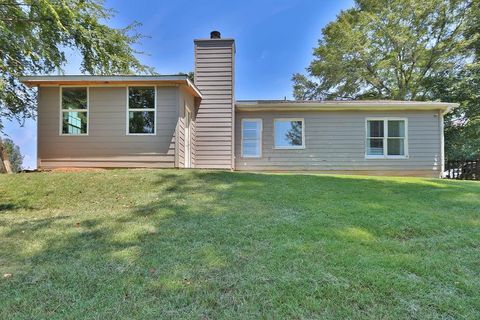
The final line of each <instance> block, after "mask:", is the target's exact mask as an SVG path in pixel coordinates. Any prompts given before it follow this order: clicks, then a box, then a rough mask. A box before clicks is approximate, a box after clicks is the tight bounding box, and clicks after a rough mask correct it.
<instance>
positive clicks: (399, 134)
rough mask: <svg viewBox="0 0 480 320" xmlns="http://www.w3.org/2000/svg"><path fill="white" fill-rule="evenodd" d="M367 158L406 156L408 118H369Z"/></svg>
mask: <svg viewBox="0 0 480 320" xmlns="http://www.w3.org/2000/svg"><path fill="white" fill-rule="evenodd" d="M366 142H367V143H366V157H367V158H406V157H407V156H408V151H407V146H408V140H407V120H406V119H397V118H378V119H377V118H375V119H367V140H366Z"/></svg>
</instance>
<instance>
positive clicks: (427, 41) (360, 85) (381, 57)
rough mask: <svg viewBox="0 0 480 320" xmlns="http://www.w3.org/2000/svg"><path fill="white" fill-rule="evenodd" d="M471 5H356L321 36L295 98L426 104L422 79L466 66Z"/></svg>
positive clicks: (380, 1)
mask: <svg viewBox="0 0 480 320" xmlns="http://www.w3.org/2000/svg"><path fill="white" fill-rule="evenodd" d="M471 6H472V2H471V1H470V0H424V1H417V0H394V1H392V0H357V1H356V5H355V7H354V8H352V9H349V10H346V11H343V12H341V13H340V14H339V16H338V17H337V19H336V20H335V21H333V22H331V23H330V24H328V25H327V26H326V27H325V28H324V29H323V30H322V38H321V39H320V40H319V43H318V47H317V48H315V50H314V60H313V61H312V63H311V64H310V66H309V67H308V69H307V70H308V74H309V75H310V76H311V78H308V77H306V76H304V75H300V74H296V75H294V77H293V80H294V95H295V97H296V98H297V99H339V98H340V99H358V98H383V99H399V100H425V99H430V98H431V94H432V92H431V90H430V87H429V83H428V81H427V79H428V78H430V77H435V76H437V75H440V74H442V73H444V72H445V71H448V70H455V69H457V68H462V67H463V65H464V64H465V63H466V61H467V59H466V52H465V48H466V47H468V45H469V44H470V42H471V41H472V40H471V39H467V38H466V37H465V30H466V28H467V25H468V24H467V20H468V14H469V10H470V7H471Z"/></svg>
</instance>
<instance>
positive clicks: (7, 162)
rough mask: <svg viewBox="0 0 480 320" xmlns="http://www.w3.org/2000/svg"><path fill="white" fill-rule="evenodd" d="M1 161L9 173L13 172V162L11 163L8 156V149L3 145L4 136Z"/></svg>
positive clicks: (0, 141) (0, 153) (0, 154)
mask: <svg viewBox="0 0 480 320" xmlns="http://www.w3.org/2000/svg"><path fill="white" fill-rule="evenodd" d="M0 161H1V162H2V164H3V167H4V168H5V171H6V172H7V173H13V170H12V164H11V163H10V159H9V158H8V153H7V149H5V148H4V147H3V142H2V138H0Z"/></svg>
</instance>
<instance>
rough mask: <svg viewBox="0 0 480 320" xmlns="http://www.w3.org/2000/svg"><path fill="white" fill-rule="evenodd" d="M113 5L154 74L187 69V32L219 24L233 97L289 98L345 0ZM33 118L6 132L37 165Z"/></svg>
mask: <svg viewBox="0 0 480 320" xmlns="http://www.w3.org/2000/svg"><path fill="white" fill-rule="evenodd" d="M105 6H106V7H108V8H112V9H114V10H115V11H116V16H115V17H114V18H113V19H111V20H110V21H109V22H108V25H110V26H112V27H125V26H126V25H128V24H130V23H132V22H133V21H137V22H139V23H141V24H142V25H141V26H140V27H139V28H138V31H139V32H140V33H141V34H143V35H145V36H146V38H144V39H142V40H141V44H140V45H138V46H137V47H136V48H137V49H139V50H141V51H143V52H145V53H146V54H145V55H141V56H139V58H140V60H141V61H142V62H143V63H144V64H146V65H149V66H152V67H154V68H155V71H156V72H158V73H160V74H176V73H178V72H189V71H193V69H194V66H193V39H195V38H208V37H209V35H210V31H212V30H218V31H220V32H221V33H222V37H224V38H234V39H235V42H236V49H237V51H236V57H235V59H236V60H235V98H236V99H237V100H242V99H283V98H285V97H286V98H287V99H289V98H292V81H291V78H292V75H293V74H294V73H297V72H301V73H303V72H304V71H305V68H306V67H307V66H308V65H309V63H310V61H311V60H312V58H313V57H312V53H313V48H314V47H315V46H316V45H317V41H318V39H320V37H321V30H322V28H323V27H324V26H325V25H326V24H328V23H329V22H330V21H333V20H335V18H336V16H337V14H339V13H340V11H341V10H345V9H348V8H350V7H352V6H353V1H352V0H254V1H252V0H244V1H240V0H235V1H234V0H222V1H221V0H210V1H206V0H184V1H181V0H176V1H172V0H156V1H152V0H151V1H148V0H135V1H127V0H124V1H120V0H107V1H106V2H105ZM67 56H68V59H69V63H68V64H67V65H66V66H65V68H64V71H65V74H80V70H79V65H80V58H79V56H78V54H76V53H74V52H68V53H67ZM36 132H37V129H36V122H35V121H34V120H28V121H27V122H26V123H25V125H24V126H23V127H21V126H20V125H19V124H18V123H17V122H7V123H6V126H5V133H6V134H7V135H8V136H9V137H10V138H11V139H13V141H14V142H15V143H16V144H17V145H19V146H20V149H21V151H22V154H24V156H25V158H24V167H25V168H29V169H34V168H36V144H37V141H36V139H37V137H36Z"/></svg>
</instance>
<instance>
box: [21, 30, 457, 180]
mask: <svg viewBox="0 0 480 320" xmlns="http://www.w3.org/2000/svg"><path fill="white" fill-rule="evenodd" d="M194 46H195V79H194V81H193V82H192V81H190V80H189V79H188V77H187V76H183V75H159V76H130V75H125V76H88V75H75V76H31V77H23V78H22V79H21V81H22V82H23V83H24V84H26V85H29V86H37V87H38V167H39V168H42V169H51V168H56V167H128V168H129V167H150V168H214V169H233V170H315V171H327V172H344V173H359V174H360V173H361V174H378V175H414V176H429V177H438V176H440V174H441V172H442V171H443V164H444V151H443V148H444V141H443V116H444V115H445V113H447V112H449V111H450V110H452V108H454V107H456V104H452V103H441V102H406V101H286V100H268V101H266V100H239V101H236V100H235V81H234V80H235V76H234V75H235V42H234V40H233V39H223V38H221V37H220V33H219V32H212V34H211V37H210V38H209V39H198V40H194Z"/></svg>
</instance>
